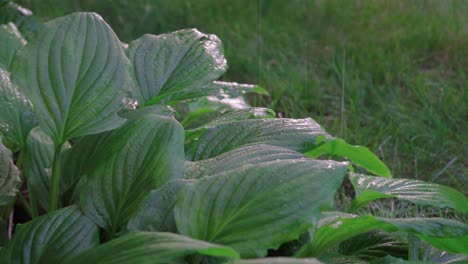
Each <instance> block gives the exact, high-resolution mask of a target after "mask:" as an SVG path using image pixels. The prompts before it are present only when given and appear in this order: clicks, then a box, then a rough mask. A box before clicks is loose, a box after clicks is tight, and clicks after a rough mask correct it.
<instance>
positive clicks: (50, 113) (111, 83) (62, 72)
mask: <svg viewBox="0 0 468 264" xmlns="http://www.w3.org/2000/svg"><path fill="white" fill-rule="evenodd" d="M128 67H129V62H128V59H127V57H126V56H125V53H124V51H123V48H122V46H121V43H120V40H119V39H118V38H117V36H116V35H115V33H114V32H113V31H112V29H111V28H110V27H109V26H108V25H107V24H106V22H104V20H103V19H102V18H101V17H100V16H99V15H97V14H94V13H75V14H71V15H68V16H65V17H61V18H57V19H54V20H51V21H49V22H47V23H45V24H44V26H42V27H41V28H40V29H39V30H38V31H37V32H36V33H35V34H34V36H33V37H32V38H31V39H30V40H29V43H28V45H26V47H25V48H23V49H22V50H20V51H19V52H18V53H17V59H15V62H14V63H13V70H12V72H13V73H12V75H13V76H14V77H15V80H17V81H18V83H20V84H21V88H24V91H25V93H26V96H27V97H28V98H29V99H30V100H31V101H32V103H33V105H34V109H35V111H36V113H37V116H38V118H39V121H40V125H41V127H42V129H43V130H44V132H46V134H48V135H49V136H50V137H51V138H52V140H53V141H54V142H55V143H56V144H63V143H64V142H65V141H66V140H67V139H70V138H75V137H80V136H84V135H88V134H96V133H99V132H103V131H107V130H111V129H114V128H116V127H118V126H120V125H121V124H122V123H123V121H124V120H123V119H121V118H120V117H118V115H117V111H118V110H119V109H121V108H122V99H123V92H124V89H125V88H126V87H127V86H128V85H130V77H129V68H128Z"/></svg>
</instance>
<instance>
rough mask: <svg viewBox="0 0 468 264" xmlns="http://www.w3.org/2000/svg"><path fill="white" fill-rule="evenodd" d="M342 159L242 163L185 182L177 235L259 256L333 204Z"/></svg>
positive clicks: (297, 232) (342, 171)
mask: <svg viewBox="0 0 468 264" xmlns="http://www.w3.org/2000/svg"><path fill="white" fill-rule="evenodd" d="M346 170H347V164H346V163H340V162H335V161H320V160H288V161H273V162H265V163H262V164H256V165H244V166H242V167H240V168H238V169H236V170H230V171H227V172H224V173H219V174H217V175H214V176H212V177H205V178H202V179H199V180H198V181H196V182H195V183H193V184H188V185H187V186H186V187H185V188H184V189H183V190H182V191H181V193H180V194H179V199H178V201H177V203H176V207H175V209H174V215H175V219H176V224H177V230H179V232H180V233H181V234H184V235H187V236H190V237H193V238H196V239H201V240H205V241H210V242H213V243H218V244H222V245H226V246H230V247H232V248H234V249H235V250H236V251H237V252H239V253H240V254H241V256H243V257H259V256H265V255H266V253H267V250H268V249H276V248H278V247H279V246H280V245H281V244H283V243H284V242H287V241H291V240H294V239H297V238H298V237H299V236H300V235H301V234H302V233H304V232H306V231H307V230H308V229H309V228H310V227H311V226H313V225H314V224H315V223H316V221H317V218H318V216H319V214H320V210H321V209H322V208H324V207H326V206H330V205H332V203H333V197H334V195H335V192H336V190H337V188H338V187H339V186H340V185H341V182H342V180H343V177H344V174H345V173H346Z"/></svg>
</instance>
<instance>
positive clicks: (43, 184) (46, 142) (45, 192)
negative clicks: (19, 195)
mask: <svg viewBox="0 0 468 264" xmlns="http://www.w3.org/2000/svg"><path fill="white" fill-rule="evenodd" d="M21 155H22V157H23V175H24V176H25V177H26V179H27V181H28V187H29V192H30V193H31V192H33V193H34V196H35V198H36V199H37V201H38V202H39V204H40V205H41V206H42V208H44V209H46V210H47V209H48V208H49V188H50V175H49V174H48V173H47V172H46V169H47V168H50V167H52V161H53V158H54V142H52V140H51V139H50V138H49V137H48V136H47V135H46V134H44V132H43V131H42V130H41V129H40V127H35V128H34V129H32V130H31V132H30V133H29V134H28V138H27V140H26V147H25V148H24V151H23V152H22V153H21Z"/></svg>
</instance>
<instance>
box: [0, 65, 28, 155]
mask: <svg viewBox="0 0 468 264" xmlns="http://www.w3.org/2000/svg"><path fill="white" fill-rule="evenodd" d="M0 113H1V115H0V131H1V132H2V133H3V135H4V136H5V140H6V141H7V142H8V143H9V144H8V145H11V147H10V148H12V149H16V148H22V147H24V145H25V144H26V137H27V135H28V133H29V131H30V130H31V129H32V128H33V127H35V126H37V119H36V116H35V115H34V113H33V110H32V106H31V102H30V101H29V100H28V99H27V98H26V97H25V96H24V95H23V94H22V93H21V92H20V91H19V89H18V87H17V86H16V85H15V84H13V83H12V82H11V80H10V76H9V73H8V72H7V71H5V70H3V69H2V68H0Z"/></svg>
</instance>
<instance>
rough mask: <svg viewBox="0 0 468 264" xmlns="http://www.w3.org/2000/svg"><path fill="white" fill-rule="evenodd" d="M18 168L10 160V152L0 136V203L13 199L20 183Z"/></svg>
mask: <svg viewBox="0 0 468 264" xmlns="http://www.w3.org/2000/svg"><path fill="white" fill-rule="evenodd" d="M20 183H21V181H20V177H19V172H18V169H17V168H16V166H15V164H14V163H13V160H12V154H11V151H10V150H9V149H7V148H6V147H5V146H4V145H3V143H2V138H1V137H0V205H4V204H9V203H10V202H12V201H13V199H14V198H15V196H16V193H17V192H18V188H19V185H20Z"/></svg>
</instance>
